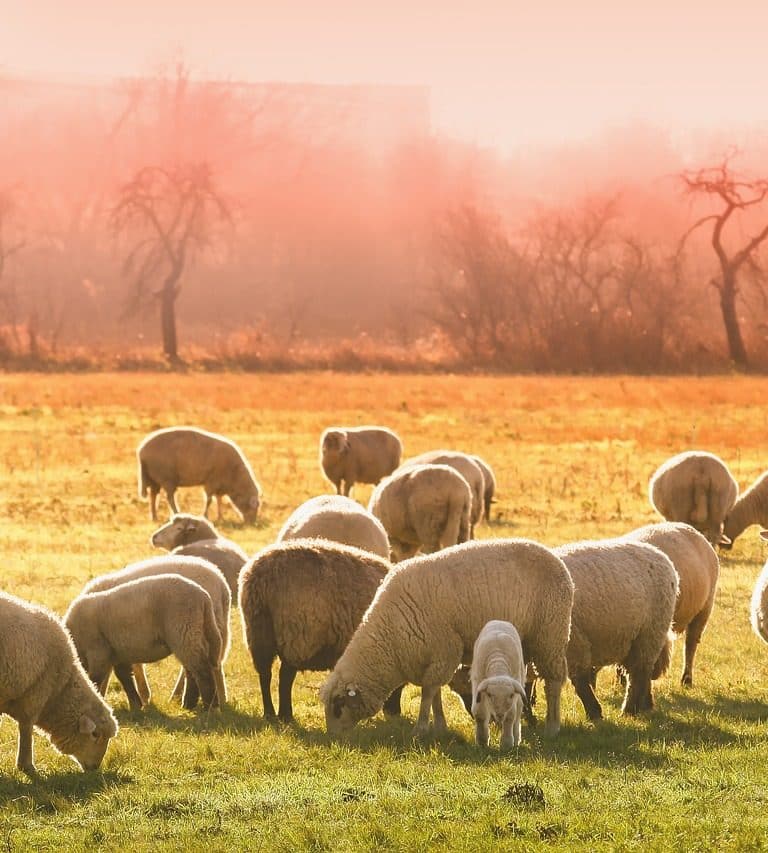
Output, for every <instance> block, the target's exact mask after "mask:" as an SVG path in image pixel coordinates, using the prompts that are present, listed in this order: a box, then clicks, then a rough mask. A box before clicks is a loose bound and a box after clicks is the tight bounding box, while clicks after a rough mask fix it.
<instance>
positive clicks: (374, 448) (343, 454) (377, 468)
mask: <svg viewBox="0 0 768 853" xmlns="http://www.w3.org/2000/svg"><path fill="white" fill-rule="evenodd" d="M402 452H403V445H402V442H401V441H400V439H399V438H398V437H397V435H396V434H395V433H394V432H392V430H390V429H387V428H386V427H380V426H364V427H329V428H328V429H326V430H325V431H324V432H323V434H322V436H321V437H320V468H321V469H322V471H323V473H324V474H325V476H326V477H327V478H328V479H329V480H330V481H331V482H332V483H333V485H334V486H335V487H336V492H337V493H338V494H340V495H349V493H350V491H351V489H352V487H353V486H354V485H355V483H372V484H376V483H378V482H379V480H381V478H382V477H386V476H387V475H388V474H391V473H392V472H393V471H394V470H395V468H397V466H398V465H399V464H400V456H401V455H402Z"/></svg>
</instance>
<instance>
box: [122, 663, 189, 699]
mask: <svg viewBox="0 0 768 853" xmlns="http://www.w3.org/2000/svg"><path fill="white" fill-rule="evenodd" d="M135 674H136V670H134V675H135ZM186 684H187V673H186V671H185V669H184V667H182V668H181V669H180V670H179V675H178V677H177V678H176V683H175V684H174V685H173V690H171V695H170V699H171V702H178V703H181V700H182V697H183V696H184V689H185V687H186ZM139 693H141V688H139Z"/></svg>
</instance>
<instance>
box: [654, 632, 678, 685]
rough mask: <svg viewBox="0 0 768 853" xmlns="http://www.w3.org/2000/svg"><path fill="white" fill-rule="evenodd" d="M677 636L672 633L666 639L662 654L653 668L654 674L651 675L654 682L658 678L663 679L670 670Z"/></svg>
mask: <svg viewBox="0 0 768 853" xmlns="http://www.w3.org/2000/svg"><path fill="white" fill-rule="evenodd" d="M674 639H675V635H674V634H673V633H672V632H671V631H670V632H669V633H668V634H667V637H666V639H665V640H664V645H663V646H662V649H661V653H660V654H659V656H658V658H657V659H656V663H655V665H654V667H653V672H652V673H651V679H653V680H654V681H655V680H656V679H657V678H661V676H662V675H664V673H666V671H667V670H668V669H669V665H670V663H671V662H672V644H673V642H674Z"/></svg>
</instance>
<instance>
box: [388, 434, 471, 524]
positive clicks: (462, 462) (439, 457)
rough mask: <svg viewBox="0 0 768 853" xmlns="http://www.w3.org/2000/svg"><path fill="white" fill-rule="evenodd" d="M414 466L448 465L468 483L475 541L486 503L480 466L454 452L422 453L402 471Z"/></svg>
mask: <svg viewBox="0 0 768 853" xmlns="http://www.w3.org/2000/svg"><path fill="white" fill-rule="evenodd" d="M414 465H448V466H449V467H450V468H454V469H455V470H456V471H458V472H459V474H461V476H462V477H463V478H464V479H465V480H466V481H467V484H468V485H469V489H470V492H471V493H472V507H471V509H470V516H469V520H470V527H469V538H470V539H474V537H475V525H476V524H477V523H478V522H479V521H480V520H481V519H482V517H483V506H484V503H485V478H484V476H483V470H482V468H481V467H480V465H478V463H477V462H475V461H474V460H473V459H472V458H471V457H469V456H467V454H466V453H459V452H457V451H454V450H431V451H429V452H427V453H422V454H421V455H420V456H414V457H412V458H411V459H407V460H406V461H405V462H403V464H402V465H401V466H400V470H401V471H404V470H407V469H408V468H412V467H413V466H414Z"/></svg>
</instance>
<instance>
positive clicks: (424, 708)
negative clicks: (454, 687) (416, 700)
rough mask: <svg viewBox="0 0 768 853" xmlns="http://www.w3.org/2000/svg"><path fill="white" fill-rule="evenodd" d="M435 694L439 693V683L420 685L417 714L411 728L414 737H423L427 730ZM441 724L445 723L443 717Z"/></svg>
mask: <svg viewBox="0 0 768 853" xmlns="http://www.w3.org/2000/svg"><path fill="white" fill-rule="evenodd" d="M436 695H437V696H439V695H440V685H439V684H425V685H423V686H422V688H421V705H419V716H418V718H417V720H416V725H415V726H414V729H413V736H414V737H424V736H425V735H426V734H427V733H428V732H429V712H430V710H431V709H432V705H433V702H434V701H435V696H436ZM440 713H441V714H442V705H441V706H440ZM435 723H437V712H436V713H435ZM443 725H445V718H443Z"/></svg>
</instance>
